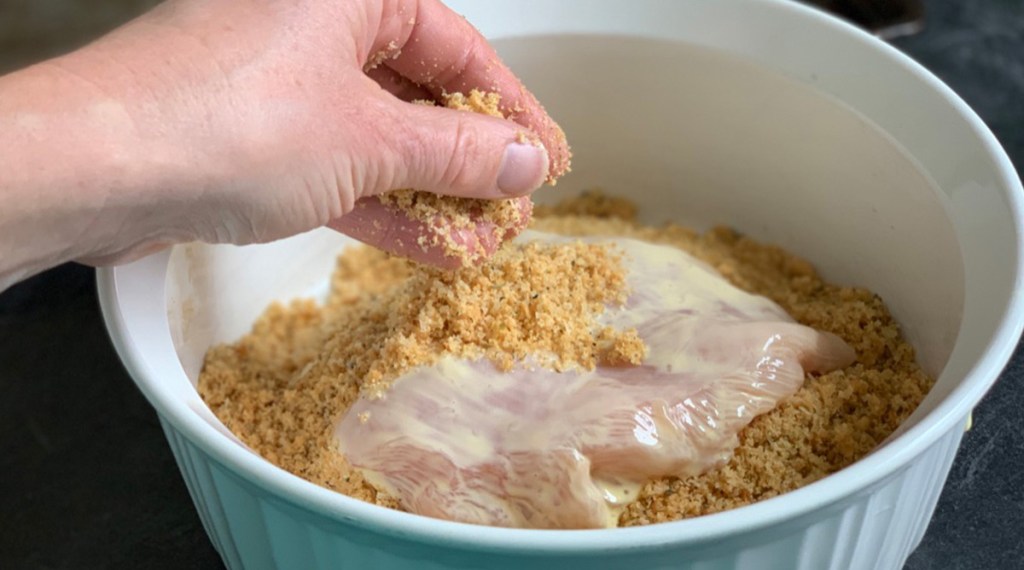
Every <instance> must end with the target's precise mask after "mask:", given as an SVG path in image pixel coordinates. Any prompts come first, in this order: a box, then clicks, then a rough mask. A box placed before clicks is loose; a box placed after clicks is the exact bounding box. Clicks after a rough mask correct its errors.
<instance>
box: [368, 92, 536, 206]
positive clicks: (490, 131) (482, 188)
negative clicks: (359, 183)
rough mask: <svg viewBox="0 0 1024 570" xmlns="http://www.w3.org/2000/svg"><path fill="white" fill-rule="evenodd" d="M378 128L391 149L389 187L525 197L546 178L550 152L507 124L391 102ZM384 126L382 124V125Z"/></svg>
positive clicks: (517, 127)
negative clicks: (390, 110) (386, 118)
mask: <svg viewBox="0 0 1024 570" xmlns="http://www.w3.org/2000/svg"><path fill="white" fill-rule="evenodd" d="M389 104H390V105H391V106H392V107H393V109H392V111H393V112H391V113H387V114H386V116H387V117H388V118H389V120H390V121H391V122H393V124H390V125H388V124H380V125H379V127H380V128H381V129H382V130H383V132H382V133H379V134H378V136H381V137H383V138H384V142H385V148H388V149H390V150H391V152H392V153H393V154H394V156H392V157H390V158H391V159H392V161H389V164H391V165H393V166H392V168H393V169H394V172H393V173H392V176H388V177H382V178H383V179H387V180H388V181H389V182H390V184H391V188H376V189H370V190H373V191H374V192H373V193H379V192H385V191H388V190H394V189H399V188H413V189H416V190H427V191H430V192H434V193H437V194H445V195H449V196H459V197H464V198H483V199H500V198H512V197H517V196H524V195H526V194H529V193H531V192H533V191H534V190H536V189H537V188H539V187H540V185H541V184H542V183H543V182H544V180H545V178H546V177H547V174H548V153H547V151H546V150H545V149H544V147H543V146H541V145H540V144H539V143H533V142H531V141H533V140H536V137H535V136H533V135H532V134H531V133H530V132H529V131H528V130H526V129H525V128H524V127H522V126H520V125H517V124H515V123H513V122H511V121H506V120H504V119H499V118H496V117H489V116H486V115H480V114H476V113H471V112H468V111H457V110H453V109H446V108H443V107H431V106H427V105H417V104H412V103H405V102H402V101H398V100H394V101H393V102H389ZM386 122H387V121H385V123H386Z"/></svg>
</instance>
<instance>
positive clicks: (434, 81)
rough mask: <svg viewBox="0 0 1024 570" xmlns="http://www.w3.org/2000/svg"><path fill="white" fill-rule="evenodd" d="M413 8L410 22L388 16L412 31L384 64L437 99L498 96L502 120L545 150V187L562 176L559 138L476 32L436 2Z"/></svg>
mask: <svg viewBox="0 0 1024 570" xmlns="http://www.w3.org/2000/svg"><path fill="white" fill-rule="evenodd" d="M414 4H415V6H416V13H415V14H414V15H413V17H412V18H410V17H409V16H410V15H409V13H408V12H405V13H397V14H395V15H394V16H393V17H395V18H402V19H403V22H402V23H412V29H411V30H410V31H409V34H408V36H407V37H406V38H405V41H404V42H401V43H400V44H399V46H398V48H399V50H400V51H398V52H397V57H394V59H390V60H388V61H386V62H385V64H386V65H387V66H388V67H390V68H391V69H393V70H395V71H396V72H398V73H399V74H400V75H402V76H404V77H406V78H407V79H409V80H411V81H413V82H415V83H417V84H419V85H421V86H423V87H424V88H426V89H427V90H428V91H430V93H431V94H433V95H434V97H435V98H438V99H440V98H441V96H442V95H443V94H445V93H455V92H460V93H465V94H468V93H469V91H470V90H472V89H478V90H480V91H490V92H496V93H498V94H499V95H501V110H502V112H503V113H504V114H505V116H507V117H508V118H509V119H511V120H513V121H515V122H517V123H519V124H520V125H522V126H524V127H526V128H527V129H529V130H530V131H532V132H533V133H534V134H536V135H537V136H538V137H539V138H540V142H541V143H542V144H543V145H544V147H545V148H546V149H547V151H548V157H549V159H550V168H549V170H548V182H554V181H555V180H556V179H557V178H559V177H560V176H562V175H563V174H565V173H566V172H568V171H569V161H570V158H571V156H572V154H571V153H570V151H569V145H568V143H567V142H566V140H565V133H564V132H563V131H562V129H561V127H559V126H558V124H557V123H556V122H555V121H554V119H552V118H551V117H550V116H549V115H548V113H547V111H545V110H544V107H543V106H542V105H541V104H540V102H539V101H538V100H537V98H536V97H534V96H533V94H532V93H530V92H529V91H528V90H527V89H526V87H525V86H524V85H523V84H522V82H520V81H519V78H517V77H516V76H515V74H513V73H512V71H511V70H510V69H509V68H508V67H507V66H506V65H505V64H504V63H503V62H502V61H501V59H500V58H499V57H498V54H497V53H495V51H494V48H492V47H491V46H490V44H488V43H487V40H485V39H484V37H483V36H482V35H480V32H478V31H477V30H476V28H474V27H473V26H472V25H471V24H470V23H469V22H467V21H466V19H465V18H463V17H462V16H460V15H458V14H456V13H455V12H452V11H451V10H450V9H449V8H448V7H447V6H445V5H443V4H441V3H440V2H438V1H437V0H418V1H416V2H414ZM387 27H388V26H382V28H384V29H386V28H387ZM401 27H402V26H398V28H401ZM392 29H394V28H392Z"/></svg>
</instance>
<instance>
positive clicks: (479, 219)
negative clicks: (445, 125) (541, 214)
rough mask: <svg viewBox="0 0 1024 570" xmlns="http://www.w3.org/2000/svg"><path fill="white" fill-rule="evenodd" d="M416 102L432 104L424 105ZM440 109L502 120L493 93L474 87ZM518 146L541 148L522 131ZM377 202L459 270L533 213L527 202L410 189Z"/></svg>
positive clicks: (510, 234)
mask: <svg viewBox="0 0 1024 570" xmlns="http://www.w3.org/2000/svg"><path fill="white" fill-rule="evenodd" d="M417 103H419V104H426V105H433V102H429V101H417ZM444 105H445V107H447V108H449V109H454V110H457V111H467V112H472V113H480V114H483V115H489V116H491V117H498V118H502V119H503V118H505V116H504V115H503V114H502V112H501V108H500V105H501V97H500V96H499V95H498V94H497V93H484V92H481V91H478V90H476V89H474V90H472V91H470V92H469V94H468V95H465V94H462V93H450V94H447V95H445V96H444ZM518 142H524V143H530V144H536V145H540V143H539V142H537V141H536V140H535V139H534V138H533V137H532V136H531V135H529V134H527V132H526V131H522V132H520V134H519V139H518ZM380 201H381V203H382V204H384V205H385V206H387V207H391V208H395V209H397V210H399V211H400V212H401V213H402V214H404V215H405V216H406V217H408V218H410V219H412V220H415V221H417V222H419V223H420V224H421V225H422V227H423V228H424V233H423V234H422V235H420V236H419V237H418V238H417V243H416V245H417V246H418V247H419V248H420V249H421V250H422V251H424V252H427V251H429V250H439V251H441V252H442V253H443V254H444V256H445V257H448V258H454V259H456V260H458V262H459V265H463V266H465V265H473V264H476V263H479V262H480V261H482V260H483V259H486V258H488V257H489V256H490V255H492V254H493V253H494V251H495V250H496V249H497V246H498V245H500V244H501V243H503V242H504V241H506V240H509V239H511V238H513V237H515V236H516V235H518V234H519V232H521V231H522V230H523V229H524V228H526V226H527V225H529V223H530V219H531V215H532V211H533V210H532V202H530V201H529V199H528V198H527V199H518V198H513V199H507V200H481V199H476V198H458V197H453V196H440V195H437V194H433V193H431V192H425V191H421V190H411V189H406V190H394V191H392V192H388V193H385V194H382V195H381V196H380ZM480 232H487V233H486V234H481V233H480Z"/></svg>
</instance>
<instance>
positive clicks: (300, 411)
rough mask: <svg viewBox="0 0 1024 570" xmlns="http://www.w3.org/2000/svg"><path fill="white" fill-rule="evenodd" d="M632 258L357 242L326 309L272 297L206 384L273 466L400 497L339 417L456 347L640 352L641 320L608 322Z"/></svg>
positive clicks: (472, 354)
mask: <svg viewBox="0 0 1024 570" xmlns="http://www.w3.org/2000/svg"><path fill="white" fill-rule="evenodd" d="M621 257H622V255H621V252H619V251H618V250H617V249H616V248H614V247H611V246H609V245H602V244H584V243H569V244H562V245H553V244H539V243H528V244H509V245H508V246H506V247H505V248H503V249H502V250H501V251H499V252H498V254H497V255H495V256H494V258H492V259H491V260H490V261H489V262H488V263H486V264H484V265H481V266H471V267H464V268H462V269H459V270H456V271H443V270H439V269H435V268H430V267H426V266H419V265H416V264H413V263H411V262H408V261H405V260H400V259H397V258H391V257H388V256H386V254H384V253H381V252H379V251H377V250H374V249H371V248H366V247H359V248H351V249H349V250H346V251H345V253H344V254H343V255H341V256H340V257H339V259H338V264H337V269H336V271H335V275H334V278H333V280H332V289H331V294H330V298H329V300H328V301H327V303H326V304H325V306H324V308H323V309H322V310H321V309H319V308H318V307H317V306H316V305H315V304H313V303H312V302H310V301H300V302H295V303H293V304H292V305H291V306H290V307H287V308H286V307H283V306H280V305H275V306H273V307H271V308H270V309H268V311H267V312H266V313H265V314H264V315H263V317H261V319H260V320H259V321H258V322H257V323H256V325H255V326H254V327H253V331H252V333H250V334H249V335H247V336H245V337H244V338H242V339H241V340H240V341H239V342H238V343H236V344H234V345H231V346H218V347H215V348H214V349H212V350H211V351H210V352H209V354H208V355H207V360H206V364H205V367H204V369H203V372H202V374H201V376H200V383H199V391H200V394H201V395H202V396H203V399H204V400H206V402H207V404H208V405H209V406H210V407H211V409H212V410H213V411H214V413H216V414H217V415H218V417H219V418H221V420H222V421H223V422H224V424H225V425H226V426H227V427H228V428H229V429H231V431H232V432H234V433H235V434H236V435H238V436H239V437H240V438H241V439H242V441H244V442H245V443H246V444H247V445H249V446H250V447H252V448H253V449H254V450H256V451H257V452H258V453H260V454H261V455H263V456H264V457H266V458H267V459H269V460H270V461H272V462H274V463H275V464H277V465H279V466H281V467H283V468H285V469H287V470H289V471H291V472H293V473H296V474H298V475H300V476H302V477H305V478H307V479H309V480H311V481H313V482H315V483H318V484H320V485H324V486H327V487H329V488H332V489H335V490H338V491H341V492H343V493H347V494H350V495H353V496H357V497H360V498H363V499H365V500H370V501H377V502H380V501H381V500H385V499H386V500H387V501H391V499H390V498H382V497H378V495H377V493H376V492H375V491H374V490H373V489H372V488H371V487H369V486H368V485H367V484H366V483H365V482H364V481H363V479H362V478H361V477H360V476H359V474H358V473H356V472H355V471H353V470H351V469H350V468H348V466H347V465H346V464H345V463H344V460H343V459H342V458H341V457H340V454H339V453H338V452H337V451H332V450H334V449H335V444H334V440H333V426H334V425H335V423H336V421H337V420H338V419H340V417H341V415H343V414H344V412H345V411H346V410H347V409H348V408H349V407H350V406H351V405H352V403H353V402H354V401H355V399H356V398H357V397H358V396H359V395H360V394H365V395H367V396H368V397H375V396H379V395H382V394H383V393H384V392H385V391H386V390H387V388H388V386H389V384H390V382H391V381H392V380H394V379H395V378H396V377H398V376H399V375H401V374H402V373H403V372H406V371H408V370H410V369H411V368H413V367H416V366H420V365H427V364H431V363H433V362H436V361H437V360H438V359H439V358H440V357H442V356H444V355H446V354H450V355H455V356H458V357H463V358H471V359H476V358H487V359H490V360H491V361H492V362H493V363H494V364H495V365H496V366H497V367H498V368H499V369H501V370H508V369H510V368H511V367H512V365H513V363H515V362H516V361H523V360H524V359H526V358H527V357H530V358H533V359H534V360H535V361H536V363H537V364H538V365H541V366H546V367H550V368H553V369H555V370H565V369H568V368H572V367H581V368H584V369H593V368H594V366H596V365H597V364H599V363H610V364H612V365H616V366H625V365H629V364H640V361H641V360H642V358H643V355H644V354H645V351H646V346H644V344H643V341H642V340H641V339H640V337H639V336H638V335H637V333H636V330H634V329H629V330H624V331H617V330H615V329H612V328H610V327H601V326H599V325H598V324H597V316H598V315H600V314H601V313H602V312H603V311H604V310H605V307H606V306H607V305H621V304H622V303H624V302H625V300H626V297H627V295H628V291H627V290H626V273H625V269H624V268H623V266H622V263H621ZM570 273H571V274H572V275H574V277H575V278H574V279H564V276H565V275H567V274H570ZM389 504H390V503H389Z"/></svg>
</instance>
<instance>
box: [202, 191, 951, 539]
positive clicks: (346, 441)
mask: <svg viewBox="0 0 1024 570" xmlns="http://www.w3.org/2000/svg"><path fill="white" fill-rule="evenodd" d="M538 214H539V218H540V219H539V220H538V222H537V223H535V224H534V226H535V228H537V229H542V230H545V231H547V232H557V233H562V234H567V235H577V236H584V235H601V236H619V237H622V238H625V237H628V238H633V239H631V240H626V239H618V240H612V244H613V245H610V246H609V245H608V241H609V240H608V238H607V237H602V238H601V239H591V240H587V241H579V240H569V241H566V240H561V239H554V238H550V237H542V236H541V234H535V235H530V236H528V239H525V240H521V241H520V242H517V243H515V244H512V245H510V246H509V247H506V248H504V249H503V250H502V251H501V252H499V254H498V256H496V258H495V259H494V260H493V261H492V262H490V263H488V264H485V265H483V266H481V267H478V268H467V269H463V270H459V271H456V272H443V271H439V270H431V269H427V268H423V267H418V266H414V265H412V264H410V263H409V262H405V261H402V260H398V259H394V258H388V257H387V256H385V255H384V254H382V253H380V252H376V251H373V250H369V249H364V248H361V249H351V250H348V251H346V252H345V254H344V255H342V256H341V258H340V259H339V264H338V270H337V272H336V274H335V278H334V281H333V290H332V293H331V296H330V298H329V299H328V301H327V303H326V304H324V305H323V306H319V305H317V304H316V303H314V302H312V301H298V302H294V303H292V304H291V305H290V306H287V307H285V306H280V305H277V306H273V307H271V308H269V309H268V311H267V313H266V314H265V315H264V316H263V317H262V318H261V319H260V321H259V322H258V323H257V324H256V325H255V327H254V329H253V331H252V333H250V334H249V335H247V336H246V337H244V338H243V339H241V340H240V341H239V342H238V343H235V344H234V345H230V346H228V345H225V346H219V347H215V348H213V349H211V351H210V353H209V354H208V355H207V360H206V364H205V367H204V370H203V372H202V374H201V377H200V392H201V394H202V395H203V397H204V399H205V400H206V401H207V403H208V404H209V405H210V407H211V408H212V409H213V410H214V412H215V413H216V414H217V415H218V417H219V418H220V419H221V420H222V421H223V422H224V423H225V425H227V426H228V427H229V428H230V429H231V430H232V431H233V432H234V433H236V434H237V435H238V436H239V437H240V438H241V439H242V441H243V442H245V443H246V444H247V445H249V446H250V447H252V448H253V449H254V450H255V451H256V452H258V453H260V454H261V455H263V456H264V457H265V458H267V459H268V460H270V461H272V462H274V463H275V464H277V465H279V466H281V467H283V468H285V469H288V470H290V471H292V472H293V473H296V474H298V475H300V476H302V477H305V478H307V479H309V480H311V481H313V482H315V483H318V484H320V485H324V486H326V487H329V488H332V489H335V490H338V491H340V492H343V493H346V494H349V495H351V496H355V497H358V498H361V499H363V500H367V501H371V502H376V503H378V504H382V505H385V506H390V507H395V508H404V509H406V510H411V511H413V512H418V513H421V514H426V515H431V516H436V517H442V518H449V519H455V520H462V521H466V522H476V523H481V524H495V525H504V526H523V527H535V528H587V527H600V526H614V525H615V524H618V525H634V524H647V523H651V522H660V521H666V520H675V519H679V518H684V517H688V516H695V515H700V514H706V513H711V512H716V511H719V510H724V509H728V508H734V507H737V506H741V505H744V504H749V503H751V502H754V501H757V500H761V499H763V498H767V497H771V496H774V495H777V494H779V493H783V492H786V491H788V490H791V489H794V488H797V487H799V486H802V485H804V484H807V483H809V482H811V481H814V480H816V479H818V478H820V477H823V476H824V475H827V474H828V473H831V472H833V471H835V470H837V469H840V468H842V467H844V466H845V465H848V464H849V463H851V462H853V461H855V460H856V459H858V458H859V457H861V456H863V455H864V454H866V453H867V452H869V451H870V450H871V449H872V448H873V447H875V446H876V445H877V444H878V443H879V442H881V441H882V440H883V439H884V438H885V437H886V436H888V434H889V433H891V432H892V431H893V430H894V429H895V428H896V427H897V426H898V425H899V423H900V422H901V421H902V420H903V419H904V418H906V416H907V415H909V414H910V412H911V411H912V410H913V409H914V408H915V407H916V406H917V404H918V403H919V402H920V400H921V399H922V398H923V396H924V394H925V393H926V391H927V389H928V388H929V387H930V384H931V380H930V379H929V378H927V376H925V375H924V374H923V373H922V372H921V371H920V369H919V368H918V367H917V365H916V364H915V363H914V356H913V351H912V349H910V347H909V346H908V345H907V344H906V343H905V342H904V341H903V340H902V338H901V337H900V336H899V331H898V327H897V326H896V325H895V323H894V322H893V321H892V319H891V317H889V315H888V313H887V312H886V311H885V308H884V305H883V304H882V303H881V301H880V300H879V299H878V298H877V297H875V296H873V295H871V294H870V293H869V292H866V291H863V290H858V289H851V288H842V287H836V286H832V285H827V284H825V283H823V282H822V281H821V280H820V279H819V278H818V277H817V276H816V275H815V273H814V272H813V270H812V269H811V267H810V266H809V265H808V264H806V263H805V262H803V261H801V260H799V259H797V258H794V257H792V256H789V255H787V254H785V253H784V252H781V251H780V250H778V249H776V248H772V247H769V246H763V245H759V244H756V243H754V242H751V241H749V240H746V239H744V238H741V237H739V236H737V235H736V234H734V233H732V232H730V231H728V230H715V231H713V232H709V233H707V234H703V235H699V234H696V233H694V232H691V231H689V230H685V229H683V228H679V227H675V226H666V227H662V228H648V227H643V226H640V225H638V224H637V223H636V222H635V221H633V220H632V216H633V212H632V207H631V206H629V205H628V204H627V203H625V202H622V201H619V200H616V199H610V198H607V197H604V196H601V195H597V194H591V195H588V196H585V197H583V198H581V199H578V200H575V201H573V202H572V203H569V204H563V205H561V206H559V207H556V208H540V209H539V211H538ZM536 238H542V239H539V240H538V239H536ZM530 240H533V241H532V242H530V243H524V242H528V241H530ZM654 243H659V244H662V245H668V246H671V247H661V246H655V245H652V244H654ZM684 252H688V253H689V254H690V255H692V256H694V258H699V259H701V260H703V262H706V263H707V265H705V263H702V262H698V261H695V260H694V258H691V257H689V256H688V255H687V253H684ZM711 268H714V270H716V271H717V272H718V273H720V274H721V275H722V276H724V277H725V278H726V279H728V281H730V282H731V283H732V285H728V284H727V283H725V282H724V281H721V280H720V278H719V276H718V275H717V274H716V273H715V271H713V270H712V269H711ZM681 274H687V275H688V276H687V278H686V279H680V275H681ZM568 276H574V277H575V279H568V278H567V277H568ZM678 282H685V283H688V284H691V286H689V288H686V289H684V288H680V287H677V286H675V285H674V284H675V283H678ZM733 285H734V286H736V287H738V288H739V289H736V288H735V287H733ZM740 289H743V290H746V291H748V292H750V293H756V294H760V295H764V296H765V297H767V298H764V297H758V296H755V295H750V294H747V293H744V292H743V291H740ZM787 313H788V314H787ZM790 315H792V317H791V316H790ZM793 318H795V319H796V321H799V322H800V323H802V324H798V323H797V322H794V321H793ZM805 325H807V326H805ZM814 329H818V330H814ZM819 331H821V332H819ZM840 339H842V340H840ZM844 341H845V342H844ZM847 344H848V345H849V346H852V347H853V349H855V350H856V362H852V360H853V357H854V355H853V350H851V349H850V348H849V346H847ZM851 362H852V363H851ZM806 372H810V373H811V374H810V375H809V376H807V379H806V381H805V373H806ZM780 402H781V403H780ZM339 446H340V449H343V450H344V451H345V454H344V455H343V454H342V453H340V451H339ZM346 455H347V456H348V460H346V457H345V456H346Z"/></svg>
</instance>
